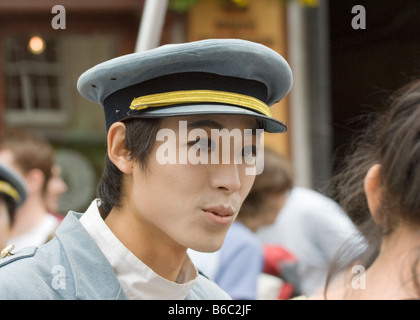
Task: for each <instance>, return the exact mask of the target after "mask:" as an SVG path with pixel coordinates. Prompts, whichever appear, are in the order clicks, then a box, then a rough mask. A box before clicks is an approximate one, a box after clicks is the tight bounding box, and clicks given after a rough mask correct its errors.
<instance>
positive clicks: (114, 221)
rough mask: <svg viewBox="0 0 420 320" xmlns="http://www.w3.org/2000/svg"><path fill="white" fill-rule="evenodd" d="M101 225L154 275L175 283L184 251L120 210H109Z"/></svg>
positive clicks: (148, 225) (150, 226) (143, 222)
mask: <svg viewBox="0 0 420 320" xmlns="http://www.w3.org/2000/svg"><path fill="white" fill-rule="evenodd" d="M105 223H106V224H107V226H108V227H109V229H110V230H111V231H112V232H113V233H114V235H115V236H116V237H117V238H118V239H119V240H120V241H121V243H122V244H123V245H124V246H125V247H127V249H129V250H130V251H131V252H132V253H133V254H134V255H135V256H136V257H137V258H138V259H140V260H141V261H142V262H143V263H144V264H146V265H147V266H148V267H149V268H151V269H152V270H153V271H154V272H156V273H157V274H158V275H160V276H161V277H163V278H165V279H167V280H170V281H174V282H175V281H176V280H177V278H178V276H179V274H180V271H181V268H182V265H183V263H184V260H185V257H186V248H184V247H182V246H180V245H178V244H175V243H174V242H173V241H172V239H170V238H169V237H168V236H167V235H166V234H164V233H163V232H162V231H161V230H157V229H156V228H155V227H154V226H152V225H150V224H148V223H147V222H145V221H142V220H140V219H138V218H134V217H133V216H132V215H130V214H126V213H125V212H124V211H123V209H120V210H118V209H115V208H114V209H112V210H111V212H110V214H109V215H108V216H107V217H106V219H105Z"/></svg>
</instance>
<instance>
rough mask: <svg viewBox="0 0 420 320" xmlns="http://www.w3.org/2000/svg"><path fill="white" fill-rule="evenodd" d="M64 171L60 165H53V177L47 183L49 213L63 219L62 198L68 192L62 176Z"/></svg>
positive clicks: (46, 192) (46, 199) (46, 195)
mask: <svg viewBox="0 0 420 320" xmlns="http://www.w3.org/2000/svg"><path fill="white" fill-rule="evenodd" d="M61 172H62V169H61V167H60V165H59V164H57V163H55V164H53V166H52V168H51V177H50V179H49V180H48V182H47V188H46V191H45V201H46V206H47V210H48V212H50V213H52V214H54V215H56V216H58V217H59V218H61V212H60V198H61V196H62V195H63V194H65V193H66V192H67V190H68V186H67V183H66V182H65V181H64V180H63V178H62V176H61Z"/></svg>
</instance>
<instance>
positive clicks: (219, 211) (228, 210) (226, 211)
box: [203, 205, 235, 217]
mask: <svg viewBox="0 0 420 320" xmlns="http://www.w3.org/2000/svg"><path fill="white" fill-rule="evenodd" d="M203 211H208V212H211V213H213V214H215V215H218V216H222V217H224V216H233V215H235V211H233V209H232V207H225V206H223V205H220V206H216V207H211V208H206V209H203Z"/></svg>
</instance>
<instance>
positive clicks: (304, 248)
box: [257, 186, 357, 296]
mask: <svg viewBox="0 0 420 320" xmlns="http://www.w3.org/2000/svg"><path fill="white" fill-rule="evenodd" d="M356 233H357V230H356V228H355V226H354V225H353V223H352V222H351V220H350V219H349V218H348V217H347V215H346V214H345V212H344V211H343V210H342V208H341V207H340V206H339V205H338V204H337V203H336V202H335V201H333V200H332V199H331V198H329V197H327V196H324V195H323V194H321V193H319V192H316V191H314V190H311V189H308V188H302V187H296V186H295V187H293V188H292V190H291V192H290V195H289V197H288V199H287V201H286V203H285V205H284V207H283V208H282V209H281V212H280V214H279V215H278V217H277V219H276V221H275V223H274V224H272V225H270V226H266V227H263V228H261V229H260V230H258V232H257V235H258V237H259V238H260V239H261V240H262V241H263V242H264V243H265V244H266V245H273V244H277V245H280V246H282V247H284V248H286V249H287V250H289V251H290V252H291V253H293V254H294V255H295V256H296V259H297V261H298V262H297V270H296V271H297V276H298V283H299V287H300V293H301V294H304V295H306V296H313V295H316V294H318V293H320V292H322V290H323V288H324V284H325V281H326V278H327V274H328V269H329V266H330V264H331V261H332V260H333V258H334V256H335V255H336V253H337V251H338V250H339V248H340V247H341V246H342V245H343V244H344V243H345V241H346V240H348V239H352V238H353V237H354V236H355V234H356Z"/></svg>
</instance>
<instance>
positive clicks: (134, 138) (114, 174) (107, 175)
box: [97, 118, 161, 216]
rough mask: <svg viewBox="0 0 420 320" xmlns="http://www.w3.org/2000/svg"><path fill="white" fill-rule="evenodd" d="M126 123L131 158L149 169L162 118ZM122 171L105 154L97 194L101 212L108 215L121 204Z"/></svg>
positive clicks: (126, 140) (128, 121)
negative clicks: (151, 151)
mask: <svg viewBox="0 0 420 320" xmlns="http://www.w3.org/2000/svg"><path fill="white" fill-rule="evenodd" d="M123 122H124V124H125V128H126V131H125V147H126V148H127V150H129V152H130V157H131V159H134V160H136V161H138V163H139V164H140V165H141V167H142V169H143V170H146V169H147V160H148V157H149V154H150V150H151V149H152V147H153V144H154V142H155V141H156V135H157V131H158V128H159V125H160V122H161V121H160V119H133V118H132V119H128V120H125V121H123ZM121 185H122V172H121V171H120V170H119V169H118V168H117V166H116V165H115V164H113V163H112V162H111V161H110V160H109V158H108V155H106V156H105V167H104V170H103V172H102V176H101V179H100V181H99V183H98V186H97V196H98V198H99V199H100V200H101V206H100V209H101V214H102V215H103V216H107V215H108V214H109V212H110V211H111V209H112V208H113V207H118V206H119V205H120V201H121V197H123V196H124V195H123V194H122V190H121Z"/></svg>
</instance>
